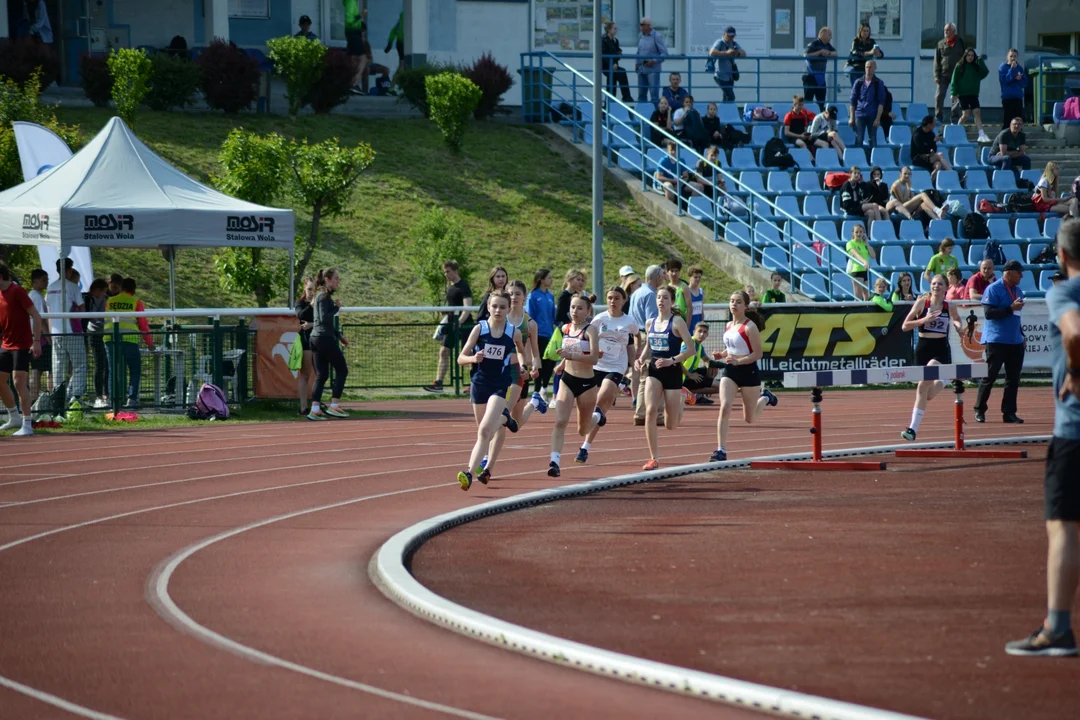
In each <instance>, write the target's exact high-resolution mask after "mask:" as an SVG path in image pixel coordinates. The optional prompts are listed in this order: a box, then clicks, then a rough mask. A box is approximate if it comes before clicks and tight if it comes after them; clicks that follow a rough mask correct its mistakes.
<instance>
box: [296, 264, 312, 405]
mask: <svg viewBox="0 0 1080 720" xmlns="http://www.w3.org/2000/svg"><path fill="white" fill-rule="evenodd" d="M314 300H315V278H312V277H309V278H304V289H303V290H302V291H301V293H300V297H299V298H298V299H297V301H296V319H297V320H299V321H300V328H299V330H298V331H297V332H298V335H297V337H299V338H300V347H301V348H302V349H303V360H302V361H301V363H300V370H298V371H297V373H296V395H297V397H299V398H300V415H302V416H304V417H307V414H308V407H309V406H310V405H311V379H312V372H313V371H314V369H315V356H314V354H313V353H312V351H311V328H312V327H314V324H315V306H314V305H312V301H314Z"/></svg>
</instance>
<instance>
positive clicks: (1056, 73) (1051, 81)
mask: <svg viewBox="0 0 1080 720" xmlns="http://www.w3.org/2000/svg"><path fill="white" fill-rule="evenodd" d="M1029 73H1030V75H1032V76H1034V77H1033V82H1034V85H1033V100H1034V103H1033V108H1034V117H1033V118H1032V120H1033V121H1034V122H1035V123H1036V124H1041V123H1049V122H1053V121H1054V120H1053V113H1054V103H1056V102H1061V101H1063V100H1065V99H1066V98H1068V97H1070V96H1072V95H1080V55H1040V56H1039V57H1038V59H1037V60H1036V65H1035V67H1034V68H1032V69H1031V70H1030V71H1029Z"/></svg>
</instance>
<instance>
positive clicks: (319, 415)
mask: <svg viewBox="0 0 1080 720" xmlns="http://www.w3.org/2000/svg"><path fill="white" fill-rule="evenodd" d="M307 419H308V420H329V419H330V418H328V417H327V416H326V415H325V414H324V413H323V411H322V410H312V411H311V412H309V413H308V414H307Z"/></svg>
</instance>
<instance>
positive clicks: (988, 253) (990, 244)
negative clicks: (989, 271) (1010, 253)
mask: <svg viewBox="0 0 1080 720" xmlns="http://www.w3.org/2000/svg"><path fill="white" fill-rule="evenodd" d="M982 259H983V260H992V261H993V263H994V265H995V266H997V267H1001V266H1002V265H1004V264H1005V251H1004V250H1002V249H1001V243H999V242H998V241H997V240H988V241H987V242H986V247H984V248H983V256H982Z"/></svg>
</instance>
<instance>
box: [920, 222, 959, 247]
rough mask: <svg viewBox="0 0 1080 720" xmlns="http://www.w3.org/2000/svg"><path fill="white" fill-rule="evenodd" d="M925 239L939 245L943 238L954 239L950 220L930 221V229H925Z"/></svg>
mask: <svg viewBox="0 0 1080 720" xmlns="http://www.w3.org/2000/svg"><path fill="white" fill-rule="evenodd" d="M926 237H927V238H928V239H929V240H932V241H934V242H935V243H938V244H940V243H941V241H942V240H944V239H945V238H951V237H955V236H954V235H953V226H952V221H951V220H931V221H930V227H928V228H927V229H926Z"/></svg>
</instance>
